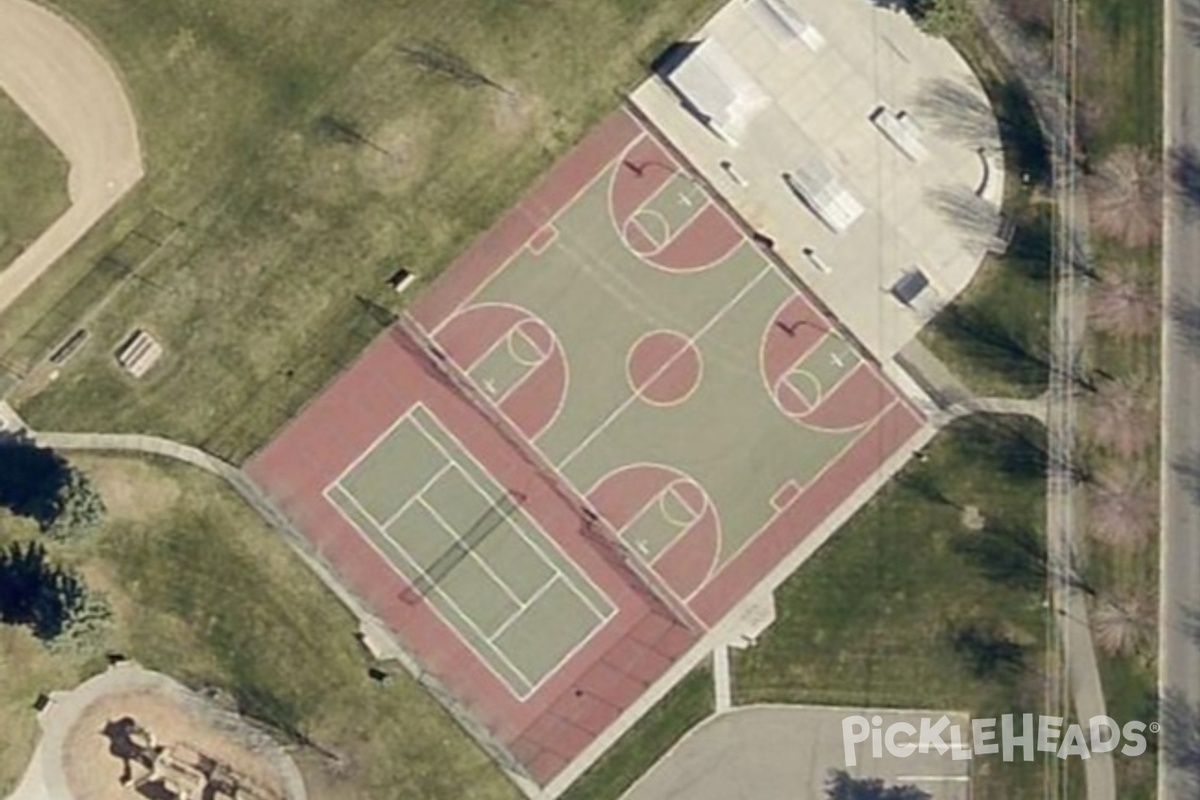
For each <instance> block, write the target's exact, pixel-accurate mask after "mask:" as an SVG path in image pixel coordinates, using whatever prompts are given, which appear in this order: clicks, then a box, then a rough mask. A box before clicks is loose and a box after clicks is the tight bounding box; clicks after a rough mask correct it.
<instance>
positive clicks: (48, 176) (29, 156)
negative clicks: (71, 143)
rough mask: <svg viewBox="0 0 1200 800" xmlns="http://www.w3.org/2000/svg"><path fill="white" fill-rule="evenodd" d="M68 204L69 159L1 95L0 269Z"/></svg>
mask: <svg viewBox="0 0 1200 800" xmlns="http://www.w3.org/2000/svg"><path fill="white" fill-rule="evenodd" d="M69 205H70V198H69V197H68V196H67V160H66V159H65V158H63V155H62V153H60V152H58V149H57V148H55V146H54V145H53V144H51V143H50V140H49V139H47V138H46V137H45V136H43V135H42V132H41V131H40V130H39V129H38V127H37V126H36V125H34V124H33V121H32V120H30V119H29V117H27V116H25V112H23V111H22V110H21V109H20V108H18V107H17V104H16V103H14V102H13V101H12V100H11V99H9V97H8V95H6V94H5V93H4V92H3V91H0V270H2V269H4V268H5V267H7V266H8V265H9V264H11V263H12V260H13V259H14V258H16V257H17V256H18V255H19V254H20V253H21V251H22V250H24V249H25V248H26V247H28V246H29V245H30V244H32V243H33V242H34V240H36V239H37V237H38V236H39V235H40V234H41V232H42V231H44V230H45V229H46V228H48V227H49V226H50V223H52V222H54V220H55V219H57V218H58V217H59V215H61V214H62V213H63V212H64V211H66V210H67V207H68V206H69Z"/></svg>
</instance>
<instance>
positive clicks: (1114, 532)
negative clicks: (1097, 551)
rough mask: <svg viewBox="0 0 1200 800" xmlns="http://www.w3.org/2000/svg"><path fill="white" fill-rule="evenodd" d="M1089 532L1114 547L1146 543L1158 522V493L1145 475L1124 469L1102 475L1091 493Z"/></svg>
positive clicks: (1089, 498) (1128, 548) (1129, 546)
mask: <svg viewBox="0 0 1200 800" xmlns="http://www.w3.org/2000/svg"><path fill="white" fill-rule="evenodd" d="M1088 517H1089V522H1090V525H1089V528H1088V532H1089V533H1090V534H1091V536H1092V538H1094V539H1096V541H1099V542H1103V543H1104V544H1106V545H1109V546H1110V547H1116V548H1120V549H1123V550H1133V549H1136V548H1138V547H1140V546H1142V545H1144V544H1145V543H1146V542H1147V541H1148V540H1149V539H1150V536H1151V535H1152V534H1153V533H1154V530H1155V528H1156V527H1157V525H1158V496H1157V495H1156V493H1155V492H1154V490H1153V488H1152V487H1151V486H1150V484H1149V482H1148V481H1146V480H1145V477H1144V476H1143V475H1141V474H1139V473H1137V472H1135V471H1133V470H1128V469H1122V470H1120V471H1118V472H1116V473H1114V474H1108V475H1103V476H1101V477H1100V478H1099V479H1098V480H1096V481H1095V482H1094V483H1093V484H1092V485H1091V488H1090V490H1089V493H1088Z"/></svg>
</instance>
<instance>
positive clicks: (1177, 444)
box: [1158, 0, 1200, 800]
mask: <svg viewBox="0 0 1200 800" xmlns="http://www.w3.org/2000/svg"><path fill="white" fill-rule="evenodd" d="M1165 16H1166V20H1165V25H1166V31H1165V35H1164V42H1165V48H1166V49H1165V53H1164V57H1163V66H1164V70H1165V74H1164V76H1163V83H1164V90H1163V92H1164V96H1163V114H1164V120H1163V131H1164V135H1165V142H1164V148H1165V150H1166V152H1167V157H1168V163H1170V160H1169V159H1170V156H1171V154H1172V153H1173V152H1175V149H1176V148H1181V147H1193V148H1196V149H1197V152H1200V37H1198V36H1197V34H1196V21H1197V19H1200V5H1198V4H1197V3H1196V2H1194V0H1167V1H1166V15H1165ZM1189 27H1190V28H1192V31H1191V32H1190V34H1189V31H1188V28H1189ZM1164 210H1165V212H1166V213H1165V215H1164V231H1163V251H1162V259H1163V263H1162V275H1163V297H1164V300H1165V302H1166V303H1167V305H1168V308H1172V307H1173V306H1174V304H1176V303H1180V304H1183V305H1185V306H1190V307H1200V270H1197V268H1196V254H1197V253H1200V217H1198V216H1197V215H1196V209H1195V208H1191V209H1189V208H1187V207H1185V205H1184V204H1183V203H1182V202H1180V200H1179V199H1178V198H1177V197H1176V196H1175V193H1174V192H1173V191H1170V190H1168V194H1167V196H1166V198H1165V209H1164ZM1198 341H1200V339H1198V338H1197V328H1196V322H1195V320H1194V319H1193V320H1192V321H1191V322H1190V323H1189V321H1188V319H1187V318H1186V317H1182V316H1177V315H1175V314H1164V315H1163V369H1162V373H1163V387H1162V392H1163V397H1162V409H1163V419H1162V425H1163V427H1162V492H1163V494H1162V541H1161V547H1162V552H1161V556H1162V584H1161V591H1160V597H1161V599H1162V606H1161V617H1160V623H1159V637H1160V638H1159V643H1160V653H1159V669H1160V672H1159V685H1160V692H1161V694H1162V695H1163V696H1164V697H1166V698H1169V700H1168V701H1167V702H1164V704H1163V712H1164V724H1165V726H1166V727H1165V728H1164V730H1163V734H1162V736H1163V741H1164V743H1165V744H1166V747H1165V748H1164V749H1163V751H1160V752H1161V753H1162V754H1163V755H1164V756H1167V757H1166V758H1164V759H1163V760H1162V761H1161V762H1160V764H1159V790H1158V796H1159V798H1160V800H1184V799H1185V798H1186V799H1187V800H1195V798H1196V797H1198V796H1200V741H1197V740H1196V739H1195V738H1194V732H1195V731H1197V730H1200V634H1198V632H1197V631H1196V628H1195V627H1192V628H1191V630H1192V633H1191V635H1189V633H1188V631H1189V625H1188V619H1189V614H1195V613H1197V612H1198V611H1200V535H1198V534H1200V480H1198V478H1200V414H1198V413H1197V408H1200V349H1198V348H1197V342H1198ZM1192 625H1193V626H1194V625H1195V621H1194V618H1193V623H1192ZM1177 714H1178V715H1180V716H1181V717H1183V718H1184V719H1185V720H1186V722H1187V723H1188V724H1189V726H1190V727H1191V729H1192V731H1193V737H1187V738H1190V741H1189V742H1188V743H1187V744H1185V745H1184V749H1185V752H1184V753H1180V755H1184V754H1190V757H1191V762H1192V763H1191V766H1190V768H1181V766H1180V765H1178V764H1177V763H1176V762H1175V761H1174V759H1172V758H1170V756H1171V755H1172V753H1173V752H1175V751H1176V750H1175V748H1176V747H1178V746H1179V745H1180V744H1183V742H1182V741H1181V740H1184V739H1185V737H1184V736H1182V735H1181V734H1182V733H1184V732H1183V731H1180V730H1178V729H1177V727H1176V726H1175V725H1172V719H1173V718H1174V717H1175V716H1176V715H1177ZM1187 750H1190V753H1186V751H1187Z"/></svg>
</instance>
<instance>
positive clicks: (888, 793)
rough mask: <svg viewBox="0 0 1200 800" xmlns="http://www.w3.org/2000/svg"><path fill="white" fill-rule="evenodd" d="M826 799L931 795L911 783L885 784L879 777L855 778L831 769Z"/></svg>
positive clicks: (899, 799)
mask: <svg viewBox="0 0 1200 800" xmlns="http://www.w3.org/2000/svg"><path fill="white" fill-rule="evenodd" d="M825 796H826V797H827V798H828V800H931V799H932V797H933V795H931V794H930V793H929V792H927V791H925V790H924V789H921V788H920V787H918V786H913V785H899V784H897V785H893V786H888V785H886V784H885V783H884V782H883V780H882V779H880V778H855V777H853V776H852V775H851V774H850V773H848V772H846V771H845V770H841V769H839V770H831V771H830V773H829V777H828V778H827V779H826V781H825Z"/></svg>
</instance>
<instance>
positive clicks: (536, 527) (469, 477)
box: [413, 403, 617, 622]
mask: <svg viewBox="0 0 1200 800" xmlns="http://www.w3.org/2000/svg"><path fill="white" fill-rule="evenodd" d="M413 408H414V410H415V409H417V408H420V409H421V410H422V411H423V412H424V413H425V414H427V415H429V416H430V417H431V418H432V419H433V422H434V423H435V424H437V425H438V427H439V428H440V429H441V431H442V433H443V434H444V435H445V436H446V438H447V439H449V440H450V441H451V442H453V443H454V445H455V446H456V447H457V448H458V449H459V450H460V451H461V452H462V454H463V455H464V456H465V458H466V460H467V461H469V462H470V463H473V464H474V465H475V467H476V469H478V470H479V471H480V472H481V473H482V474H484V475H487V476H489V477H490V476H491V473H490V472H488V470H487V468H486V467H484V466H483V465H482V464H480V463H479V461H477V460H476V459H475V457H474V456H473V455H472V454H471V452H470V451H469V450H467V449H466V448H465V447H463V444H462V442H460V441H459V440H458V438H457V437H456V436H455V435H454V434H453V433H451V432H450V431H449V430H448V429H446V428H445V427H444V426H442V425H441V423H439V422H438V421H437V417H436V416H435V415H434V414H433V413H432V412H430V411H429V410H428V409H426V408H425V406H424V404H422V403H418V404H416V405H415V406H414V407H413ZM413 424H415V425H416V426H417V427H418V428H420V429H421V432H422V433H423V434H424V435H425V436H426V437H428V438H429V440H430V441H431V442H432V443H433V445H434V447H437V448H438V449H439V450H440V451H441V452H442V454H443V455H444V456H446V458H448V459H450V460H451V461H458V459H455V458H453V457H452V456H451V455H450V454H449V453H448V452H447V451H446V449H445V447H443V446H442V443H441V442H439V441H437V440H436V439H435V438H434V437H432V436H431V435H430V434H429V431H428V430H426V428H425V426H424V425H423V424H422V423H421V421H420V420H418V419H416V418H415V417H414V419H413ZM463 474H464V475H466V477H467V480H468V481H469V482H470V484H471V485H472V486H473V487H474V488H475V490H476V491H477V492H479V493H480V494H481V495H483V496H484V497H489V498H490V495H489V494H488V493H487V492H485V491H484V490H483V488H482V487H481V486H480V485H479V484H478V483H477V482H476V481H475V478H474V477H473V476H472V475H471V474H470V472H468V471H466V470H463ZM516 511H517V512H518V513H520V514H521V516H522V519H523V520H527V521H528V522H529V523H530V524H531V526H532V527H533V529H534V530H536V531H537V533H538V534H540V535H541V537H542V539H543V540H544V541H546V542H548V543H549V544H550V546H551V547H553V548H554V549H555V550H557V551H558V553H559V555H560V556H561V557H562V558H563V560H564V561H566V562H567V563H569V564H571V565H572V567H573V568H574V569H575V571H576V572H578V573H579V575H580V577H581V578H582V579H583V580H585V581H587V582H588V584H589V585H590V586H591V587H592V588H593V589H594V590H595V591H596V594H597V595H598V596H599V597H601V598H603V599H604V601H605V602H606V603H608V605H609V609H608V611H607V612H601V611H600V609H598V608H596V606H595V605H594V604H593V603H592V601H591V600H590V599H589V598H587V597H585V596H583V595H582V593H581V594H580V596H581V597H583V600H584V602H585V603H587V606H588V608H590V609H591V610H592V612H593V613H595V614H596V616H598V617H599V618H601V619H602V620H604V621H606V622H607V621H608V620H609V619H611V618H612V617H613V616H614V615H615V614H616V613H617V609H616V606H615V605H614V604H613V602H612V599H611V598H610V597H609V596H608V593H607V592H605V591H604V590H603V589H601V588H600V587H599V586H597V585H596V584H595V582H594V581H592V579H591V577H590V576H588V574H587V572H586V571H584V570H583V568H582V567H580V566H579V565H578V564H576V563H575V560H574V559H572V558H571V557H570V556H569V555H568V554H567V553H566V552H564V551H563V550H562V548H561V547H560V546H559V544H558V542H556V541H554V539H553V538H551V537H550V536H549V534H547V533H546V532H545V530H543V529H542V526H541V525H540V524H539V523H538V521H537V520H536V519H534V518H533V517H531V516H530V515H528V514H525V512H524V511H522V510H521V509H520V508H517V509H516ZM515 527H516V529H517V532H518V533H519V534H520V535H521V538H522V539H523V540H524V541H525V543H526V544H528V545H529V546H530V547H531V548H533V549H534V551H535V552H537V554H538V556H539V557H541V559H542V560H543V561H544V562H545V563H546V564H547V566H549V567H550V568H551V569H553V570H554V571H555V572H556V573H558V574H560V575H562V577H563V578H564V579H566V580H567V582H568V583H574V579H573V578H570V577H568V576H567V575H565V574H563V573H562V570H560V569H559V568H558V565H557V564H555V563H554V561H553V560H552V559H550V558H549V556H547V555H546V553H545V551H544V550H542V548H541V546H540V544H539V543H538V542H535V541H533V540H531V539H530V538H529V536H528V535H527V534H526V532H525V529H524V527H523V526H521V525H517V526H515Z"/></svg>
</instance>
